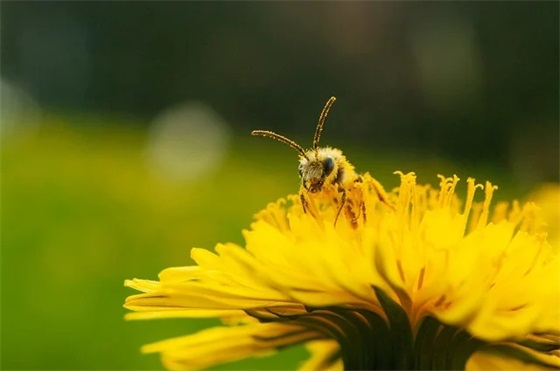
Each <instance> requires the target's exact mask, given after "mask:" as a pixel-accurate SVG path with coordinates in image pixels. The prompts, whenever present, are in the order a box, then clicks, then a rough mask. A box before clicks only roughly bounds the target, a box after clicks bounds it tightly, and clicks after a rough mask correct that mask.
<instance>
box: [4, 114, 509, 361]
mask: <svg viewBox="0 0 560 371" xmlns="http://www.w3.org/2000/svg"><path fill="white" fill-rule="evenodd" d="M80 120H82V121H83V119H77V118H71V117H65V118H61V117H50V118H49V119H48V120H47V122H46V124H45V125H43V126H41V127H40V130H39V131H38V132H37V133H36V135H33V136H28V137H24V138H18V139H17V140H15V139H14V140H10V138H3V145H2V152H1V156H2V163H1V166H2V200H1V201H2V207H1V212H2V214H1V217H2V218H1V222H2V230H1V232H2V234H1V238H2V252H1V253H2V255H1V258H2V259H1V263H2V266H1V275H2V276H1V278H2V280H1V282H2V297H1V299H2V305H1V311H2V312H1V315H2V330H1V340H2V347H1V349H2V354H1V361H2V365H1V366H2V369H43V370H46V369H100V370H127V369H143V370H147V369H160V368H161V366H160V363H159V360H158V357H157V356H154V355H149V356H147V355H141V354H140V353H139V348H140V346H141V345H142V344H145V343H148V342H152V341H157V340H160V339H164V338H167V337H171V336H176V335H184V334H186V333H191V332H194V331H196V330H197V329H201V328H204V327H207V326H209V325H213V324H216V323H218V322H217V321H212V320H204V321H201V320H156V321H134V322H125V321H124V320H123V315H124V313H125V310H124V309H123V308H122V303H123V301H124V299H125V297H126V296H128V295H130V294H132V293H133V291H132V290H129V289H126V288H124V287H123V281H124V279H126V278H133V277H138V278H153V279H155V278H156V277H157V274H158V272H159V271H160V270H162V269H164V268H166V267H168V266H177V265H188V264H191V262H192V261H191V260H190V258H189V250H190V248H191V247H195V246H196V247H204V248H213V246H214V245H215V244H216V243H217V242H225V241H232V242H236V243H242V242H243V241H242V237H241V230H242V229H243V228H247V227H248V226H249V224H250V222H251V220H252V215H253V214H254V213H255V212H257V211H258V210H259V209H261V208H262V207H264V206H265V205H266V204H267V203H268V202H270V201H273V200H275V199H277V198H279V197H282V196H284V195H286V194H288V193H293V192H296V191H297V190H298V187H299V183H298V178H297V171H296V169H297V157H296V154H295V152H293V151H292V150H290V149H289V148H287V147H286V146H283V145H280V144H278V143H273V142H272V141H270V140H266V139H263V138H252V137H250V136H249V135H248V133H236V136H235V137H234V138H233V143H232V144H231V150H230V152H229V153H228V156H227V159H226V161H225V162H224V163H223V164H222V165H221V166H220V167H219V168H218V169H217V170H216V171H215V172H213V173H212V174H211V175H208V176H206V177H204V178H201V179H199V180H198V181H196V182H192V183H189V184H181V183H173V182H170V181H166V180H164V179H161V178H160V177H158V176H157V174H154V172H153V171H152V170H151V169H150V168H149V167H148V166H147V163H146V159H145V154H144V153H145V152H144V145H145V142H146V133H145V132H144V131H142V130H139V129H137V126H136V125H130V124H127V123H125V124H123V123H120V122H114V121H111V119H109V120H107V119H103V120H102V119H95V120H94V119H91V120H88V121H83V122H79V124H80V125H76V123H77V122H76V121H80ZM112 120H114V119H112ZM78 127H79V128H78ZM330 139H331V138H329V136H328V134H325V138H324V141H325V143H329V142H330V143H332V144H333V145H336V146H338V147H341V148H343V149H344V150H345V153H346V154H347V156H348V157H349V159H351V161H352V162H353V163H354V165H356V167H357V168H358V170H359V171H365V170H369V171H370V172H371V173H372V174H373V175H374V176H375V177H376V178H377V179H379V180H380V181H381V182H383V183H384V184H385V186H386V188H387V189H391V188H392V187H394V186H396V185H397V181H398V178H397V177H396V176H395V175H392V172H393V171H394V170H402V171H412V170H414V171H416V173H417V174H418V175H419V181H420V182H431V183H433V184H436V183H437V178H436V177H435V175H436V174H437V173H444V174H446V175H452V174H453V173H457V174H458V175H459V176H460V177H461V178H462V179H466V177H467V176H475V177H477V179H478V180H480V181H482V180H484V179H486V178H490V179H492V180H493V181H494V182H495V183H498V184H500V186H502V187H501V188H500V193H499V194H498V197H499V198H507V197H509V196H510V195H514V194H515V193H516V192H518V191H520V190H519V189H517V188H516V187H515V185H513V184H509V185H512V187H509V188H508V187H507V185H508V183H511V181H509V180H508V178H507V176H506V175H504V174H503V173H499V172H496V170H495V169H490V168H483V167H479V168H475V169H462V168H460V167H459V166H457V165H453V164H449V163H446V162H445V161H443V160H441V159H435V158H432V159H426V158H424V157H420V156H415V155H413V154H404V155H403V154H399V155H397V154H394V153H387V151H382V150H381V149H379V150H376V149H374V150H371V149H370V150H367V149H363V148H356V147H353V146H351V145H349V144H347V145H343V144H340V143H333V142H334V141H332V140H330ZM304 144H306V143H304ZM372 153H373V154H372ZM502 190H503V191H502ZM305 354H306V353H305V350H303V349H302V348H295V349H289V350H286V351H285V352H282V354H280V355H277V356H274V357H273V358H266V359H257V360H247V361H244V362H240V363H238V364H234V365H227V366H223V367H221V369H294V368H295V367H296V366H297V363H298V362H299V361H300V360H301V359H303V358H304V357H305Z"/></svg>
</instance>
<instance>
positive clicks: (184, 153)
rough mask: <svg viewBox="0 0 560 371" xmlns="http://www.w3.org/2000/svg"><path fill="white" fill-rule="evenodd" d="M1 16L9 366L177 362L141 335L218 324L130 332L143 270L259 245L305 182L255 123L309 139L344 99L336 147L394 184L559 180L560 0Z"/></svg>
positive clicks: (96, 8)
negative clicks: (275, 214)
mask: <svg viewBox="0 0 560 371" xmlns="http://www.w3.org/2000/svg"><path fill="white" fill-rule="evenodd" d="M0 14H1V25H0V28H1V55H0V58H1V59H0V60H1V88H2V91H1V93H2V117H1V126H0V129H1V131H0V133H1V135H2V178H3V180H2V355H1V356H2V357H1V361H2V368H3V369H154V368H158V367H159V363H158V361H157V359H156V358H155V357H148V356H141V355H139V354H138V353H137V349H138V347H139V346H140V345H141V344H143V343H145V342H148V341H154V340H158V339H160V338H163V337H166V336H170V335H181V334H184V333H186V332H191V331H194V330H193V328H195V327H204V326H205V325H206V324H201V323H196V324H193V322H188V321H180V322H177V321H175V322H173V321H153V322H142V323H125V322H124V321H123V320H122V315H123V313H124V310H122V309H121V307H120V306H121V304H122V301H123V299H124V297H125V296H126V295H128V294H131V292H130V291H128V290H125V289H124V288H121V286H122V280H124V279H125V278H132V277H133V276H138V277H145V278H155V277H156V275H157V272H158V271H159V270H161V269H163V268H164V267H166V266H170V265H184V264H189V258H188V249H189V247H191V246H202V247H208V248H211V247H213V245H214V244H215V243H216V242H219V241H235V242H238V243H242V238H241V235H240V230H241V229H242V228H246V227H247V226H248V225H249V223H250V221H251V215H252V214H253V213H254V212H256V211H257V210H258V209H259V208H261V207H263V206H264V205H265V204H266V202H269V201H272V200H274V199H275V198H278V197H281V196H283V195H285V194H286V193H290V192H296V191H297V189H298V179H297V172H296V164H297V156H296V153H295V152H294V151H293V150H291V149H289V148H287V147H285V146H283V145H281V144H279V143H273V142H272V141H270V140H268V139H264V138H251V137H250V136H249V132H250V131H251V130H252V129H268V130H275V131H277V132H279V133H282V134H285V135H287V136H289V137H292V138H293V139H295V140H297V141H298V142H300V143H301V144H302V145H303V146H304V147H308V146H310V145H311V138H312V135H313V132H314V130H315V125H316V122H317V118H318V115H319V112H320V110H321V108H322V107H323V105H324V103H325V101H326V100H327V99H328V97H330V96H331V95H335V96H336V97H337V98H338V100H337V103H336V104H335V106H334V108H333V110H332V111H331V115H330V117H329V119H328V123H327V126H326V130H325V131H324V135H323V140H322V142H323V144H325V145H326V144H329V145H332V146H335V147H339V148H342V149H344V150H345V153H346V154H347V156H348V157H349V159H350V160H351V161H352V162H353V163H354V164H355V165H356V166H357V167H358V169H359V170H360V171H366V170H367V171H370V172H371V173H372V174H373V175H374V176H376V177H377V178H378V179H380V180H381V181H383V182H385V183H386V184H387V188H391V187H392V186H394V185H396V178H395V177H394V176H393V175H391V173H392V172H393V171H394V170H403V171H412V170H413V171H416V172H417V173H418V175H419V177H420V178H421V181H422V182H432V183H436V182H437V181H436V178H435V174H436V173H445V174H447V175H451V174H453V173H457V174H458V175H459V176H460V177H461V178H463V179H466V177H467V176H474V177H476V178H477V179H479V180H480V181H483V180H485V179H490V180H493V181H494V182H497V183H498V184H499V185H500V186H501V187H500V192H502V189H503V190H504V191H503V192H502V193H501V195H502V197H504V196H507V197H510V196H511V197H522V196H520V194H523V193H524V192H527V191H530V190H532V189H534V188H535V187H537V186H538V185H539V184H542V183H544V182H557V181H558V176H559V153H558V148H559V147H558V145H559V118H558V114H559V106H558V105H559V32H558V30H559V17H558V14H559V3H558V2H528V1H527V2H488V3H486V2H469V3H467V2H429V3H420V2H31V1H26V2H16V1H14V2H7V1H3V2H2V3H1V12H0ZM284 147H285V148H284ZM508 190H509V191H508ZM508 192H509V193H508ZM498 197H500V196H498ZM178 323H179V324H178ZM298 352H299V353H298ZM303 355H304V351H303V350H301V349H300V350H296V351H295V353H293V354H292V353H290V356H287V357H286V356H284V357H281V358H277V359H276V361H270V360H269V361H266V360H259V361H255V362H253V363H251V362H249V363H241V364H239V365H237V366H228V368H230V369H231V368H232V367H238V368H240V369H243V368H245V369H246V368H256V369H263V368H273V367H276V368H284V369H286V368H287V369H291V368H294V367H295V366H296V365H297V361H298V360H299V359H301V357H302V356H303ZM259 362H261V363H259ZM263 362H264V363H263ZM266 362H268V363H266Z"/></svg>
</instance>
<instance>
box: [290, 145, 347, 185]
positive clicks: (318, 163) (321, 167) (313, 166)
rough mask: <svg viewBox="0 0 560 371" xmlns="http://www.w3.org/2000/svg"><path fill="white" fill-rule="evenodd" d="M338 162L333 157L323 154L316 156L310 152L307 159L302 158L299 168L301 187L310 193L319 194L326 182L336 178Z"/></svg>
mask: <svg viewBox="0 0 560 371" xmlns="http://www.w3.org/2000/svg"><path fill="white" fill-rule="evenodd" d="M336 167H337V165H336V161H335V159H334V158H333V157H332V156H329V155H324V154H323V153H322V152H318V153H317V154H315V153H314V152H312V151H310V152H308V153H307V158H306V157H301V158H300V162H299V167H298V172H299V176H300V178H301V185H302V187H303V188H305V189H306V190H308V191H309V192H318V191H320V190H321V187H322V186H323V184H324V183H325V181H326V180H327V179H329V178H331V177H333V176H336V173H337V171H336V170H335V168H336Z"/></svg>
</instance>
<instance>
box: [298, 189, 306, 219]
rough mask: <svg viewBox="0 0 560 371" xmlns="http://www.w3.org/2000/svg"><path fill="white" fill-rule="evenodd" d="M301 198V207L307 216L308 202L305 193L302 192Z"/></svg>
mask: <svg viewBox="0 0 560 371" xmlns="http://www.w3.org/2000/svg"><path fill="white" fill-rule="evenodd" d="M299 198H300V200H301V206H302V207H303V213H304V214H305V213H307V200H306V199H305V196H304V195H303V192H300V194H299Z"/></svg>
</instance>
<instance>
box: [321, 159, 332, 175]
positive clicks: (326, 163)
mask: <svg viewBox="0 0 560 371" xmlns="http://www.w3.org/2000/svg"><path fill="white" fill-rule="evenodd" d="M333 169H334V160H333V159H332V157H327V158H326V159H324V160H323V173H324V175H329V174H330V173H331V171H333Z"/></svg>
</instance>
